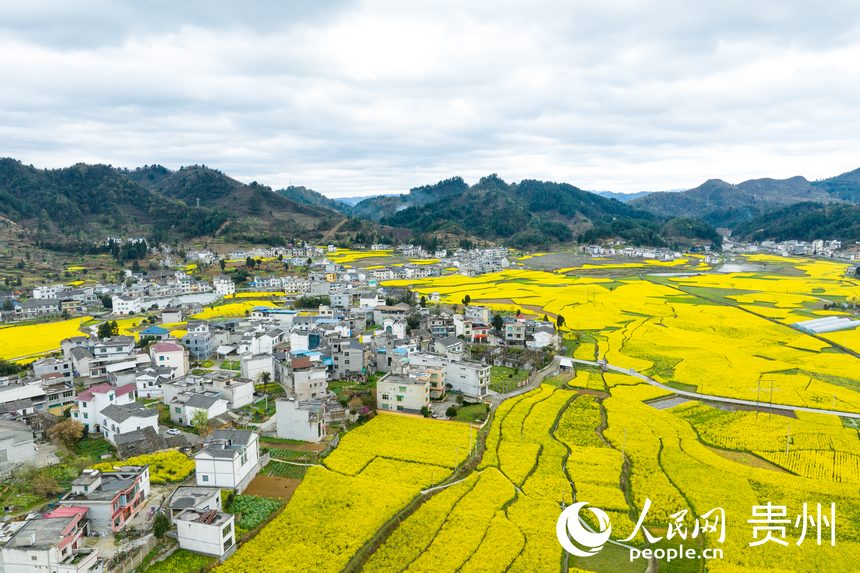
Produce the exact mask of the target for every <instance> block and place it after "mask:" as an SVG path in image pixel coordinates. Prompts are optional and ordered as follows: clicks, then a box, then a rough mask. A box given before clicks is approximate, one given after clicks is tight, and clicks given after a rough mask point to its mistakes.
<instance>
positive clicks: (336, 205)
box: [275, 185, 352, 215]
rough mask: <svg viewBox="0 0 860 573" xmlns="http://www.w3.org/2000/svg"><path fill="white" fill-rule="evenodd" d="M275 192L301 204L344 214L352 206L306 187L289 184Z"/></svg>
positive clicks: (350, 211)
mask: <svg viewBox="0 0 860 573" xmlns="http://www.w3.org/2000/svg"><path fill="white" fill-rule="evenodd" d="M275 193H277V194H278V195H281V196H282V197H286V198H287V199H292V200H293V201H295V202H296V203H299V204H301V205H316V206H318V207H325V208H327V209H331V210H333V211H338V212H340V213H343V214H344V215H349V214H351V213H352V208H351V206H350V205H349V204H348V203H347V202H345V201H341V200H335V199H329V198H328V197H326V196H325V195H323V194H322V193H320V192H318V191H314V190H313V189H308V188H307V187H302V186H293V185H290V186H289V187H287V188H286V189H278V190H277V191H275Z"/></svg>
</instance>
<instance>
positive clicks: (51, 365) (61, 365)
mask: <svg viewBox="0 0 860 573" xmlns="http://www.w3.org/2000/svg"><path fill="white" fill-rule="evenodd" d="M33 374H35V375H36V376H37V377H38V378H44V377H46V376H52V375H54V374H59V375H60V377H59V378H52V379H53V380H59V381H62V382H65V383H68V384H72V383H74V381H75V375H74V369H73V368H72V361H71V360H68V359H65V358H42V359H41V360H36V361H35V362H33Z"/></svg>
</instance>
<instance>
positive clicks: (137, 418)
mask: <svg viewBox="0 0 860 573" xmlns="http://www.w3.org/2000/svg"><path fill="white" fill-rule="evenodd" d="M101 428H102V434H103V435H104V437H105V439H106V440H107V441H109V442H110V443H112V444H114V445H116V438H117V437H118V436H122V435H123V434H129V433H131V432H134V431H137V430H142V429H143V428H152V429H153V430H155V433H156V434H157V433H158V410H156V409H155V408H147V407H146V406H144V405H143V404H141V403H140V402H132V403H131V404H123V405H121V406H120V405H117V404H111V405H110V406H108V407H107V408H105V409H104V410H102V411H101Z"/></svg>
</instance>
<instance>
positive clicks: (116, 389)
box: [71, 383, 137, 433]
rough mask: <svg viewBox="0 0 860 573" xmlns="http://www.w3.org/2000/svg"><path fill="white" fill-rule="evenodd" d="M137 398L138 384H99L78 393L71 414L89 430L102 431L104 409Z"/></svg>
mask: <svg viewBox="0 0 860 573" xmlns="http://www.w3.org/2000/svg"><path fill="white" fill-rule="evenodd" d="M136 399H137V385H136V384H133V383H132V384H124V385H122V386H114V385H112V384H98V385H96V386H93V387H91V388H88V389H87V390H84V391H83V392H81V393H80V394H78V396H77V399H76V400H75V406H74V407H73V408H72V411H71V415H72V419H73V420H77V421H78V422H80V423H81V424H83V425H84V426H85V427H86V428H87V430H88V431H89V432H99V433H100V432H101V431H102V424H103V423H104V416H103V415H102V411H103V410H104V409H105V408H107V407H108V406H111V405H124V404H131V403H132V402H134V401H135V400H136Z"/></svg>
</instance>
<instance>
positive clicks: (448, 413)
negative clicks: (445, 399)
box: [445, 406, 457, 418]
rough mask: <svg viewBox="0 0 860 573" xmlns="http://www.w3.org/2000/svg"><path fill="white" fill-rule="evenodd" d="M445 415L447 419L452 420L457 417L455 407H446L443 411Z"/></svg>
mask: <svg viewBox="0 0 860 573" xmlns="http://www.w3.org/2000/svg"><path fill="white" fill-rule="evenodd" d="M445 415H446V416H448V417H449V418H453V417H454V416H456V415H457V407H456V406H448V409H447V410H445Z"/></svg>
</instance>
